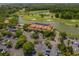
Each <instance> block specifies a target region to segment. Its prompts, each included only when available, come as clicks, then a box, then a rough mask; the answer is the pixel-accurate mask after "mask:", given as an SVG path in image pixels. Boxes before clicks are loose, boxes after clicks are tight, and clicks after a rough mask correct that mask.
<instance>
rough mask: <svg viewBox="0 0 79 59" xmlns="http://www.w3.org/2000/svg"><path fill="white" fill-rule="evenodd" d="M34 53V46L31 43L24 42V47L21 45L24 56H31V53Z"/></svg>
mask: <svg viewBox="0 0 79 59" xmlns="http://www.w3.org/2000/svg"><path fill="white" fill-rule="evenodd" d="M33 51H35V49H34V44H33V43H32V42H26V43H25V44H24V45H23V52H24V55H28V56H29V55H31V54H32V52H33Z"/></svg>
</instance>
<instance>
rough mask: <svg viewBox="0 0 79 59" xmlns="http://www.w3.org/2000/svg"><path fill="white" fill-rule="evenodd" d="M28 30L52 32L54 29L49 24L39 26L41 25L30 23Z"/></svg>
mask: <svg viewBox="0 0 79 59" xmlns="http://www.w3.org/2000/svg"><path fill="white" fill-rule="evenodd" d="M27 28H28V29H29V30H38V31H41V30H47V31H53V29H54V27H53V26H52V25H51V24H41V23H31V24H29V26H28V27H27Z"/></svg>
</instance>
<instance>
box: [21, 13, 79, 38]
mask: <svg viewBox="0 0 79 59" xmlns="http://www.w3.org/2000/svg"><path fill="white" fill-rule="evenodd" d="M22 18H23V20H24V22H25V21H26V22H27V23H28V22H41V23H51V24H53V25H54V26H55V28H56V29H57V30H58V31H63V32H66V33H67V34H68V36H69V37H77V38H79V27H77V28H76V27H75V25H76V24H77V25H79V20H78V19H77V20H75V19H71V20H70V19H66V20H64V19H59V18H52V17H51V18H50V17H41V16H40V15H36V14H34V15H22Z"/></svg>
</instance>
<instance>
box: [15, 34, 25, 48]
mask: <svg viewBox="0 0 79 59" xmlns="http://www.w3.org/2000/svg"><path fill="white" fill-rule="evenodd" d="M25 42H26V37H25V36H24V35H21V36H20V37H19V38H18V40H17V42H16V46H15V48H16V49H18V48H21V47H22V46H23V44H24V43H25Z"/></svg>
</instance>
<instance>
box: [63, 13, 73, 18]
mask: <svg viewBox="0 0 79 59" xmlns="http://www.w3.org/2000/svg"><path fill="white" fill-rule="evenodd" d="M61 18H63V19H72V18H73V13H72V12H64V13H61Z"/></svg>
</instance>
